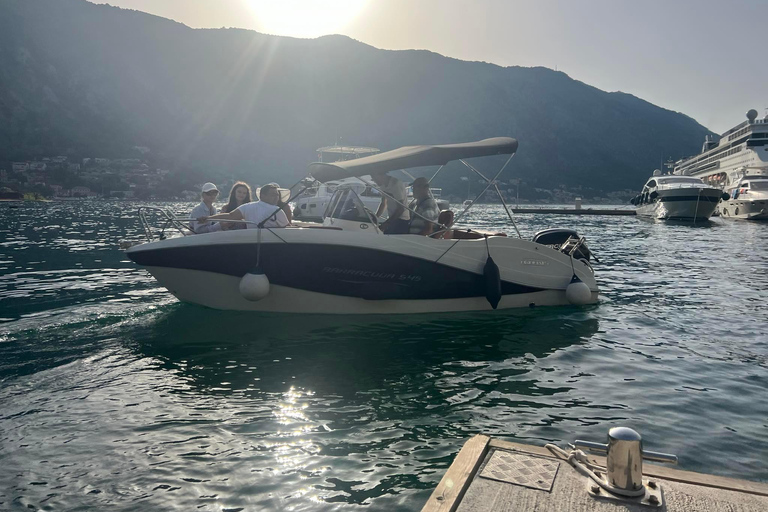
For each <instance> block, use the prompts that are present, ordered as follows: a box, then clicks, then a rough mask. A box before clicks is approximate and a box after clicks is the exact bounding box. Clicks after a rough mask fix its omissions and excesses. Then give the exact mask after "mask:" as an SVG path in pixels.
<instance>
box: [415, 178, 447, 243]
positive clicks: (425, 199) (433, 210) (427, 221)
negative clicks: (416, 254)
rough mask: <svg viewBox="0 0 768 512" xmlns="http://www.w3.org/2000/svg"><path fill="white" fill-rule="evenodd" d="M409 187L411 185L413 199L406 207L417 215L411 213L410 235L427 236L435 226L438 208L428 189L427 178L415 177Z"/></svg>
mask: <svg viewBox="0 0 768 512" xmlns="http://www.w3.org/2000/svg"><path fill="white" fill-rule="evenodd" d="M411 187H413V201H411V204H409V205H408V208H409V209H410V210H413V211H414V212H416V214H418V215H411V217H412V218H411V224H410V228H409V232H410V233H411V234H412V235H423V236H429V235H431V234H432V232H433V231H435V228H436V227H437V217H438V216H439V215H440V208H438V206H437V201H435V199H434V198H433V197H432V193H431V192H430V191H429V181H427V178H416V179H415V180H414V181H413V183H411Z"/></svg>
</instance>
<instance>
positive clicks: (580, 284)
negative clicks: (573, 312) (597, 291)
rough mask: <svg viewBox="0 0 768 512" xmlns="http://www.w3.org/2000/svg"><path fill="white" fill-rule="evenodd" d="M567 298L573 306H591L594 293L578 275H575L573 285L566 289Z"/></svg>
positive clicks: (572, 279) (572, 280)
mask: <svg viewBox="0 0 768 512" xmlns="http://www.w3.org/2000/svg"><path fill="white" fill-rule="evenodd" d="M565 298H566V299H568V302H570V303H571V304H575V305H577V306H583V305H584V304H589V302H590V301H591V300H592V291H591V290H590V289H589V286H587V284H586V283H585V282H584V281H582V280H581V279H579V278H578V276H577V275H576V274H573V277H572V278H571V283H570V284H569V285H568V287H567V288H566V289H565Z"/></svg>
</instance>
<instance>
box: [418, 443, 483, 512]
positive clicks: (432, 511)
mask: <svg viewBox="0 0 768 512" xmlns="http://www.w3.org/2000/svg"><path fill="white" fill-rule="evenodd" d="M490 440H491V438H490V437H488V436H484V435H476V436H475V437H473V438H472V439H470V440H469V441H467V442H466V443H464V446H462V448H461V451H459V454H458V455H457V456H456V458H455V459H454V461H453V464H451V467H450V468H448V471H446V473H445V475H443V478H442V480H440V483H439V484H437V487H436V488H435V490H434V491H433V492H432V495H431V496H430V497H429V501H427V504H426V505H424V508H423V509H422V512H453V511H454V510H456V508H457V507H458V506H459V503H460V502H461V498H462V497H463V496H464V493H465V492H466V490H467V488H468V487H469V484H470V482H471V481H472V478H473V477H474V475H475V473H476V472H477V468H478V466H479V465H480V463H481V462H482V461H483V459H484V458H485V454H486V453H487V451H488V444H489V442H490Z"/></svg>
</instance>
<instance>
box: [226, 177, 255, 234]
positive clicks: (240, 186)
mask: <svg viewBox="0 0 768 512" xmlns="http://www.w3.org/2000/svg"><path fill="white" fill-rule="evenodd" d="M250 202H251V187H249V186H248V184H247V183H245V182H244V181H238V182H235V184H234V185H232V190H230V191H229V202H228V203H227V204H226V205H224V207H222V209H221V213H231V212H233V211H235V210H237V209H238V207H240V206H242V205H244V204H246V203H250ZM245 228H246V225H245V224H242V223H240V222H237V223H234V222H222V223H221V229H224V230H227V229H245Z"/></svg>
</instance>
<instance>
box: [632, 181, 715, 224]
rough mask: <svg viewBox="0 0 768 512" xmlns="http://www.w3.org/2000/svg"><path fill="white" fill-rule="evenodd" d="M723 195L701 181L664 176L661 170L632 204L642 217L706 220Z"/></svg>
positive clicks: (633, 199)
mask: <svg viewBox="0 0 768 512" xmlns="http://www.w3.org/2000/svg"><path fill="white" fill-rule="evenodd" d="M722 195H723V192H722V191H721V190H720V189H719V188H716V187H711V186H708V185H706V184H704V182H703V181H701V180H700V179H699V178H694V177H691V176H673V175H662V174H661V171H660V170H658V169H657V170H655V171H654V172H653V176H652V177H651V178H650V179H649V180H648V181H647V182H646V183H645V186H644V187H643V191H642V192H641V193H640V194H639V195H637V196H635V197H633V198H632V201H631V203H632V204H633V205H635V206H636V208H637V209H636V213H637V215H639V216H642V217H651V218H654V219H676V220H693V221H702V220H707V219H709V218H710V217H711V216H712V214H713V213H714V212H715V209H716V208H717V203H718V202H719V201H720V199H721V197H722Z"/></svg>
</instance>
